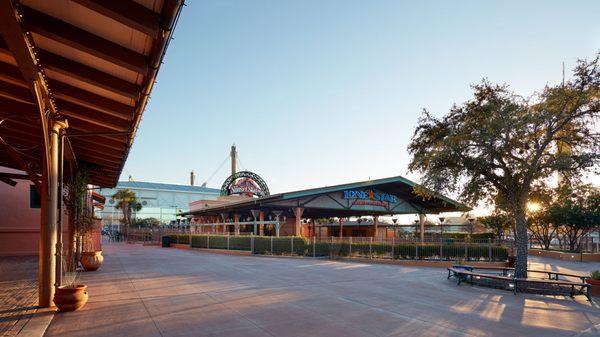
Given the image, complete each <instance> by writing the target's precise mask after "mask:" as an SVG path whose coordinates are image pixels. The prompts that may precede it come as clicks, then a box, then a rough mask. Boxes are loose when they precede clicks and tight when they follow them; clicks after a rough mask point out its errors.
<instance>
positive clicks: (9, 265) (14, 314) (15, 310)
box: [0, 256, 38, 337]
mask: <svg viewBox="0 0 600 337" xmlns="http://www.w3.org/2000/svg"><path fill="white" fill-rule="evenodd" d="M37 270H38V260H37V256H25V257H0V336H6V337H9V336H10V337H12V336H16V335H17V333H19V331H20V330H21V329H22V328H23V326H24V325H25V323H27V322H28V321H29V319H30V318H31V317H32V315H33V313H34V312H35V311H36V305H37Z"/></svg>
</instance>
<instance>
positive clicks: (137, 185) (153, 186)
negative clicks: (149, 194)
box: [117, 181, 221, 194]
mask: <svg viewBox="0 0 600 337" xmlns="http://www.w3.org/2000/svg"><path fill="white" fill-rule="evenodd" d="M117 188H133V189H148V190H162V191H174V192H191V193H212V194H219V193H221V190H220V189H218V188H210V187H202V186H191V185H176V184H165V183H152V182H145V181H119V183H118V184H117Z"/></svg>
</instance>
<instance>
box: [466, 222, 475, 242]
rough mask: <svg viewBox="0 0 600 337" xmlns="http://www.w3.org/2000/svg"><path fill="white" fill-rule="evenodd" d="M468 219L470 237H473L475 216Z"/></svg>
mask: <svg viewBox="0 0 600 337" xmlns="http://www.w3.org/2000/svg"><path fill="white" fill-rule="evenodd" d="M467 220H469V239H471V236H472V235H473V229H474V225H475V218H473V217H470V218H468V219H467Z"/></svg>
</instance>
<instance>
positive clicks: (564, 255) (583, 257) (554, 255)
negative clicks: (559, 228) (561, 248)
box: [529, 249, 600, 262]
mask: <svg viewBox="0 0 600 337" xmlns="http://www.w3.org/2000/svg"><path fill="white" fill-rule="evenodd" d="M529 254H530V255H536V256H542V257H549V258H551V259H557V260H564V261H583V262H600V253H583V254H580V253H568V252H558V251H555V250H542V249H529Z"/></svg>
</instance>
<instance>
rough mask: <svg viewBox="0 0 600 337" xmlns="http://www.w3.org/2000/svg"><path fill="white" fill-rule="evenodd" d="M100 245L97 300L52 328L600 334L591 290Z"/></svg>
mask: <svg viewBox="0 0 600 337" xmlns="http://www.w3.org/2000/svg"><path fill="white" fill-rule="evenodd" d="M103 248H104V255H105V265H104V266H103V267H102V268H101V269H100V270H99V271H97V272H91V273H83V274H82V275H81V280H80V281H81V282H82V283H86V284H87V285H88V292H89V294H90V300H89V302H88V304H87V305H86V307H85V308H83V310H81V311H78V312H72V313H59V314H57V315H55V316H54V319H53V321H52V323H51V324H50V327H49V328H48V330H47V333H46V337H55V336H56V337H62V336H69V337H88V336H127V337H135V336H145V337H146V336H157V337H167V336H169V337H177V336H182V337H183V336H246V337H247V336H334V337H340V336H344V337H349V336H431V337H433V336H436V337H437V336H445V337H471V336H496V337H504V336H515V337H517V336H518V337H526V336H531V337H533V336H535V337H539V336H544V337H550V336H580V337H583V336H586V337H588V336H598V335H599V334H600V330H598V327H599V324H600V309H599V307H598V305H597V304H593V303H590V302H588V301H587V300H586V298H585V297H583V296H577V297H576V298H575V299H570V298H565V297H563V296H556V297H552V296H540V295H533V294H518V295H517V296H515V295H513V294H512V293H510V292H507V291H502V290H497V289H490V288H482V287H471V286H468V285H463V286H457V285H456V282H454V281H452V280H446V274H447V273H446V271H445V270H443V269H440V268H425V267H407V266H391V265H375V264H363V263H343V262H336V261H327V260H313V259H290V258H269V257H255V256H228V255H219V254H211V253H205V252H197V251H186V250H178V249H174V248H170V249H165V248H159V247H148V246H141V245H126V244H109V245H106V246H104V247H103ZM544 262H545V261H535V263H538V264H544ZM537 267H543V266H541V265H538V266H537ZM548 267H549V268H552V269H553V268H555V267H556V266H552V265H548ZM575 267H577V266H575ZM569 269H571V268H569Z"/></svg>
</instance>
